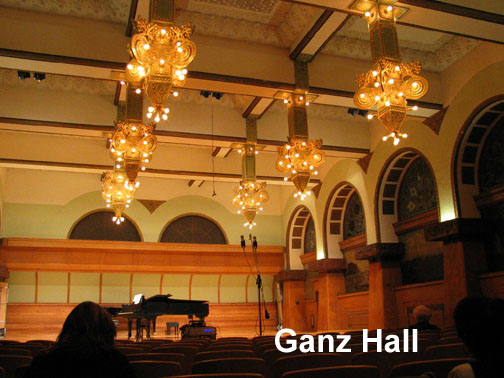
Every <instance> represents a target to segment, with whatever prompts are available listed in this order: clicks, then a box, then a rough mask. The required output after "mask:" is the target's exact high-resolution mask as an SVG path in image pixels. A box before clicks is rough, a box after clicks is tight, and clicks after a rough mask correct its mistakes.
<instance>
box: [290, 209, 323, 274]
mask: <svg viewBox="0 0 504 378" xmlns="http://www.w3.org/2000/svg"><path fill="white" fill-rule="evenodd" d="M310 225H311V226H310ZM287 249H288V253H287V262H286V263H287V269H303V264H302V263H301V260H300V256H301V255H303V254H305V253H310V252H316V249H317V245H316V234H315V227H314V222H313V217H312V215H311V213H310V210H308V208H307V207H305V206H302V205H301V206H298V207H297V208H295V209H294V211H293V213H292V215H291V217H290V220H289V225H288V228H287Z"/></svg>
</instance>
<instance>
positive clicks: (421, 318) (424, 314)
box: [413, 305, 432, 323]
mask: <svg viewBox="0 0 504 378" xmlns="http://www.w3.org/2000/svg"><path fill="white" fill-rule="evenodd" d="M413 317H414V318H415V321H416V322H417V323H420V322H428V321H429V320H430V318H431V317H432V311H431V309H430V308H429V307H427V306H424V305H420V306H416V307H415V308H414V310H413Z"/></svg>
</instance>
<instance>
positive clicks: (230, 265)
mask: <svg viewBox="0 0 504 378" xmlns="http://www.w3.org/2000/svg"><path fill="white" fill-rule="evenodd" d="M258 253H259V262H260V269H261V272H262V273H263V274H276V273H277V272H278V271H280V270H281V269H282V268H283V264H284V247H282V246H259V248H258ZM0 255H1V257H2V261H4V264H5V265H6V266H7V268H8V269H9V270H31V271H64V272H71V271H90V272H97V271H99V272H123V273H130V272H136V273H214V274H220V273H222V272H226V273H240V274H247V273H248V272H249V267H248V265H247V263H246V261H245V259H244V258H243V252H242V250H241V247H240V246H239V245H209V244H168V243H147V242H118V241H95V240H62V239H21V238H7V239H3V240H2V247H1V249H0ZM248 258H249V260H252V259H253V256H252V253H250V252H249V256H248Z"/></svg>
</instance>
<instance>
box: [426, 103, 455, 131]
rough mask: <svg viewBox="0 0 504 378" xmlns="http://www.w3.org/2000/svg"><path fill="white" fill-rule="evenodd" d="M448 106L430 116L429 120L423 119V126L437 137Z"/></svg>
mask: <svg viewBox="0 0 504 378" xmlns="http://www.w3.org/2000/svg"><path fill="white" fill-rule="evenodd" d="M448 108H449V106H447V107H446V108H443V109H442V110H440V111H439V112H437V113H435V114H433V115H431V116H430V117H429V118H426V119H424V121H423V122H422V123H423V124H425V125H427V126H428V127H429V128H430V129H431V130H432V131H434V132H435V133H436V135H439V131H440V130H441V124H442V123H443V119H444V116H445V114H446V112H447V110H448Z"/></svg>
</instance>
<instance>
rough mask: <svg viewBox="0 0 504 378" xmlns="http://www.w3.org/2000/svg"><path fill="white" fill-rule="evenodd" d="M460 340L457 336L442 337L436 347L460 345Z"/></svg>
mask: <svg viewBox="0 0 504 378" xmlns="http://www.w3.org/2000/svg"><path fill="white" fill-rule="evenodd" d="M460 343H462V339H461V338H460V337H458V336H450V337H442V338H440V339H439V340H438V345H441V344H460Z"/></svg>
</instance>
